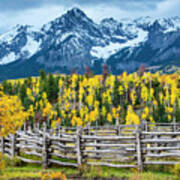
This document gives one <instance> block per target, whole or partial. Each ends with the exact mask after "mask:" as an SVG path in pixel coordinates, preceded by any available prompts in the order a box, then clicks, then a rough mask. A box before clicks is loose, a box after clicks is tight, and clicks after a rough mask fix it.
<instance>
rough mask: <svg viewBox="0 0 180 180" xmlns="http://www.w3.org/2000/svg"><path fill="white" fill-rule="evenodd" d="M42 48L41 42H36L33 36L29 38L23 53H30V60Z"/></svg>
mask: <svg viewBox="0 0 180 180" xmlns="http://www.w3.org/2000/svg"><path fill="white" fill-rule="evenodd" d="M39 47H40V42H37V41H35V40H34V39H33V38H32V37H31V36H28V37H27V43H26V45H25V46H24V47H23V48H22V52H28V58H29V57H31V56H32V55H34V54H35V53H36V52H37V51H38V50H39Z"/></svg>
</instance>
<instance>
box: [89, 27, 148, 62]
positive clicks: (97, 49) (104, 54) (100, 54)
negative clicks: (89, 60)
mask: <svg viewBox="0 0 180 180" xmlns="http://www.w3.org/2000/svg"><path fill="white" fill-rule="evenodd" d="M147 36H148V32H147V31H143V30H142V29H138V36H137V38H134V39H133V40H129V41H127V42H126V43H123V44H121V43H112V42H110V44H109V45H107V46H105V47H102V46H94V47H92V49H91V52H90V53H91V55H92V56H93V57H97V58H102V59H105V60H106V59H108V58H109V57H110V56H111V55H113V54H114V53H116V52H118V51H119V50H120V49H123V48H126V47H135V46H138V44H139V43H141V42H144V41H145V40H146V39H147Z"/></svg>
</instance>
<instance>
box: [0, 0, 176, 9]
mask: <svg viewBox="0 0 180 180" xmlns="http://www.w3.org/2000/svg"><path fill="white" fill-rule="evenodd" d="M162 1H165V0H0V10H1V12H2V11H22V10H26V9H31V8H39V7H41V6H46V5H63V6H72V5H80V6H95V5H104V4H106V5H109V6H118V7H119V8H120V9H124V10H128V9H130V10H137V8H139V9H141V10H142V9H145V10H146V9H152V8H156V5H157V4H158V3H159V2H162ZM172 1H173V0H172Z"/></svg>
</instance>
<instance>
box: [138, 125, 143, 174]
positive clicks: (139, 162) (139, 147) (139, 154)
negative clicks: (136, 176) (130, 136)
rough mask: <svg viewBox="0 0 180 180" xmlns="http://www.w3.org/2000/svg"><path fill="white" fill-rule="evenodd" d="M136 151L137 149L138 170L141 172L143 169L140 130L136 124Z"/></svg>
mask: <svg viewBox="0 0 180 180" xmlns="http://www.w3.org/2000/svg"><path fill="white" fill-rule="evenodd" d="M136 151H137V165H138V170H139V171H140V172H141V171H143V161H142V152H141V132H140V127H139V126H136Z"/></svg>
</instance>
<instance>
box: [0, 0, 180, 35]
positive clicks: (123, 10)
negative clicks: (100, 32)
mask: <svg viewBox="0 0 180 180" xmlns="http://www.w3.org/2000/svg"><path fill="white" fill-rule="evenodd" d="M73 7H79V8H81V9H82V10H83V11H84V12H85V13H86V14H87V15H88V16H89V17H90V18H92V19H93V20H94V21H96V22H99V21H100V20H101V19H103V18H105V17H114V18H115V19H117V20H118V19H122V18H126V17H128V18H135V17H140V16H152V17H157V18H159V17H172V16H180V11H179V8H180V0H0V33H3V32H6V31H8V30H9V29H11V28H12V27H13V26H15V25H16V24H30V25H34V26H36V27H40V26H42V24H45V23H47V22H48V21H50V20H53V19H54V18H56V17H58V16H61V15H62V14H64V13H65V12H66V11H67V10H68V9H71V8H73Z"/></svg>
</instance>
